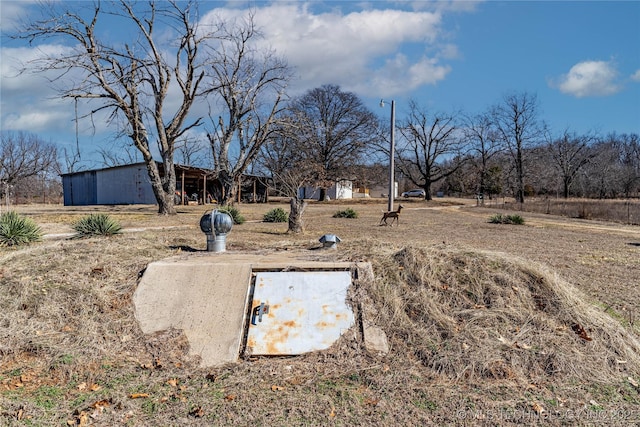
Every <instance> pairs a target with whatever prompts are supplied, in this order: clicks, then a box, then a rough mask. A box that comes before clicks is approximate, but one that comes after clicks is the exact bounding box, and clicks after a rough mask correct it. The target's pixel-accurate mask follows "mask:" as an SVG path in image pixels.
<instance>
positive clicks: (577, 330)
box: [571, 323, 592, 341]
mask: <svg viewBox="0 0 640 427" xmlns="http://www.w3.org/2000/svg"><path fill="white" fill-rule="evenodd" d="M571 329H573V332H575V333H576V335H578V336H579V337H580V338H582V339H583V340H585V341H591V340H592V338H591V337H590V336H589V335H588V334H587V331H586V330H585V329H584V328H583V327H582V325H580V324H578V323H574V324H573V325H571Z"/></svg>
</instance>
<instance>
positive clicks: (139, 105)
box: [17, 0, 213, 214]
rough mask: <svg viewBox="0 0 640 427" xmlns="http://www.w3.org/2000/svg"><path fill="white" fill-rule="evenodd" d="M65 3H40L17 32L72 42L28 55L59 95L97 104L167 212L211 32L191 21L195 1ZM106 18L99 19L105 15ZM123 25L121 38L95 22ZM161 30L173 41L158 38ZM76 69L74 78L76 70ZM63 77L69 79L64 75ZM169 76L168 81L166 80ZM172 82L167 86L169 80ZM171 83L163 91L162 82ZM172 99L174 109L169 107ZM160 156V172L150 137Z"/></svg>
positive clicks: (199, 92)
mask: <svg viewBox="0 0 640 427" xmlns="http://www.w3.org/2000/svg"><path fill="white" fill-rule="evenodd" d="M65 7H66V4H65V3H59V4H53V3H52V4H51V6H50V7H49V8H47V9H44V8H43V13H44V15H45V17H44V19H42V20H39V21H36V22H32V23H29V24H28V25H27V26H26V27H25V28H24V29H23V30H22V31H21V32H19V33H18V34H17V37H19V38H24V39H28V40H29V41H34V40H38V41H40V40H46V39H51V38H53V39H61V40H62V41H64V42H71V43H73V44H74V47H73V48H72V49H69V50H68V51H67V52H66V53H62V54H59V55H50V56H47V57H44V58H42V59H40V60H39V61H37V62H36V64H35V71H38V72H45V71H51V70H57V71H59V72H60V77H59V78H58V79H57V82H58V83H61V87H62V89H61V90H60V92H61V94H62V95H63V96H64V97H65V98H71V99H74V100H76V101H77V100H79V99H83V100H87V101H88V102H89V104H90V105H92V106H93V110H91V112H90V113H88V114H87V116H93V115H94V114H96V113H98V112H102V111H105V112H107V113H108V114H109V115H108V120H109V121H110V122H111V123H112V124H116V125H118V127H119V128H120V129H121V131H122V132H123V133H124V134H126V135H127V136H128V137H129V138H130V139H131V141H132V142H133V144H134V145H135V147H136V148H137V149H138V150H139V151H140V153H141V154H142V157H143V159H144V161H145V163H146V165H147V171H148V173H149V178H150V181H151V186H152V188H153V192H154V195H155V197H156V200H157V202H158V212H159V213H160V214H175V212H176V211H175V207H174V206H173V198H174V192H175V186H176V177H175V170H174V151H175V144H176V141H177V140H178V139H179V138H180V137H181V136H182V135H183V134H184V133H185V132H187V131H188V130H189V129H191V128H193V127H195V126H198V125H199V124H200V118H195V119H188V118H187V117H188V114H189V111H190V110H191V107H192V105H193V104H194V102H195V101H196V100H197V99H198V98H199V97H200V96H202V95H203V90H202V84H201V83H202V81H203V79H204V78H205V75H206V74H205V68H204V66H205V64H207V62H208V59H209V57H208V56H206V55H204V53H206V52H204V49H203V45H204V43H205V42H206V40H208V39H210V38H212V37H213V34H212V33H210V32H201V31H199V30H198V28H197V25H196V23H195V22H194V21H193V18H194V16H192V13H193V12H194V11H195V2H187V3H186V4H185V3H178V2H176V1H169V2H162V3H156V2H154V1H151V2H149V3H146V2H144V3H143V2H130V1H126V0H120V1H117V2H113V3H111V2H95V3H92V6H91V7H87V8H81V9H78V8H77V6H76V10H71V9H65ZM107 17H108V18H109V20H108V21H107V19H106V18H107ZM103 24H104V25H109V26H111V27H112V28H118V31H119V32H123V31H124V29H125V28H126V30H127V31H128V32H130V33H131V34H132V35H133V37H132V38H131V39H129V40H125V41H121V40H114V41H110V40H107V39H106V37H104V36H102V34H103V32H102V30H101V28H102V27H101V26H102V25H103ZM167 32H171V33H173V34H172V35H173V36H174V38H175V40H176V42H175V43H174V44H173V45H170V46H169V45H166V44H162V40H166V37H167V34H168V33H167ZM78 75H79V77H78ZM66 76H73V78H70V79H68V80H67V81H64V78H65V77H66ZM174 82H175V83H174ZM172 85H175V86H172ZM174 87H175V88H176V89H177V90H176V91H175V92H177V93H172V95H171V99H170V98H169V91H170V88H174ZM173 105H175V107H174V108H171V106H173ZM154 139H155V142H156V144H157V149H158V151H159V154H160V157H161V159H162V173H161V171H160V168H159V167H158V164H157V163H156V161H155V160H154V156H153V152H154V149H153V142H154Z"/></svg>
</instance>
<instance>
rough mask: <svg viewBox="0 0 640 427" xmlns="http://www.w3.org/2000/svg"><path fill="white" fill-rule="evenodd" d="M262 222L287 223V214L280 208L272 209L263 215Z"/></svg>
mask: <svg viewBox="0 0 640 427" xmlns="http://www.w3.org/2000/svg"><path fill="white" fill-rule="evenodd" d="M263 221H264V222H287V221H289V214H287V213H286V212H285V211H284V209H282V208H274V209H271V210H270V211H269V212H267V213H266V214H264V217H263Z"/></svg>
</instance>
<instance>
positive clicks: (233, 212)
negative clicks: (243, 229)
mask: <svg viewBox="0 0 640 427" xmlns="http://www.w3.org/2000/svg"><path fill="white" fill-rule="evenodd" d="M218 210H219V211H220V212H224V213H226V214H229V216H230V217H231V218H232V219H233V223H234V224H242V223H243V222H244V221H245V219H244V217H243V216H242V215H241V214H240V211H239V210H238V209H237V208H235V207H233V206H223V207H221V208H219V209H218Z"/></svg>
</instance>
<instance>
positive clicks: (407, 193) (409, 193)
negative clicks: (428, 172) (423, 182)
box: [402, 188, 427, 198]
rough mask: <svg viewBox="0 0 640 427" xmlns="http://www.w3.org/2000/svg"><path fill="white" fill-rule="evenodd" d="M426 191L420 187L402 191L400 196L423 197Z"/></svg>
mask: <svg viewBox="0 0 640 427" xmlns="http://www.w3.org/2000/svg"><path fill="white" fill-rule="evenodd" d="M426 194H427V193H425V192H424V190H423V189H422V188H415V189H413V190H409V191H405V192H404V193H402V197H422V198H424V197H425V196H426Z"/></svg>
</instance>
